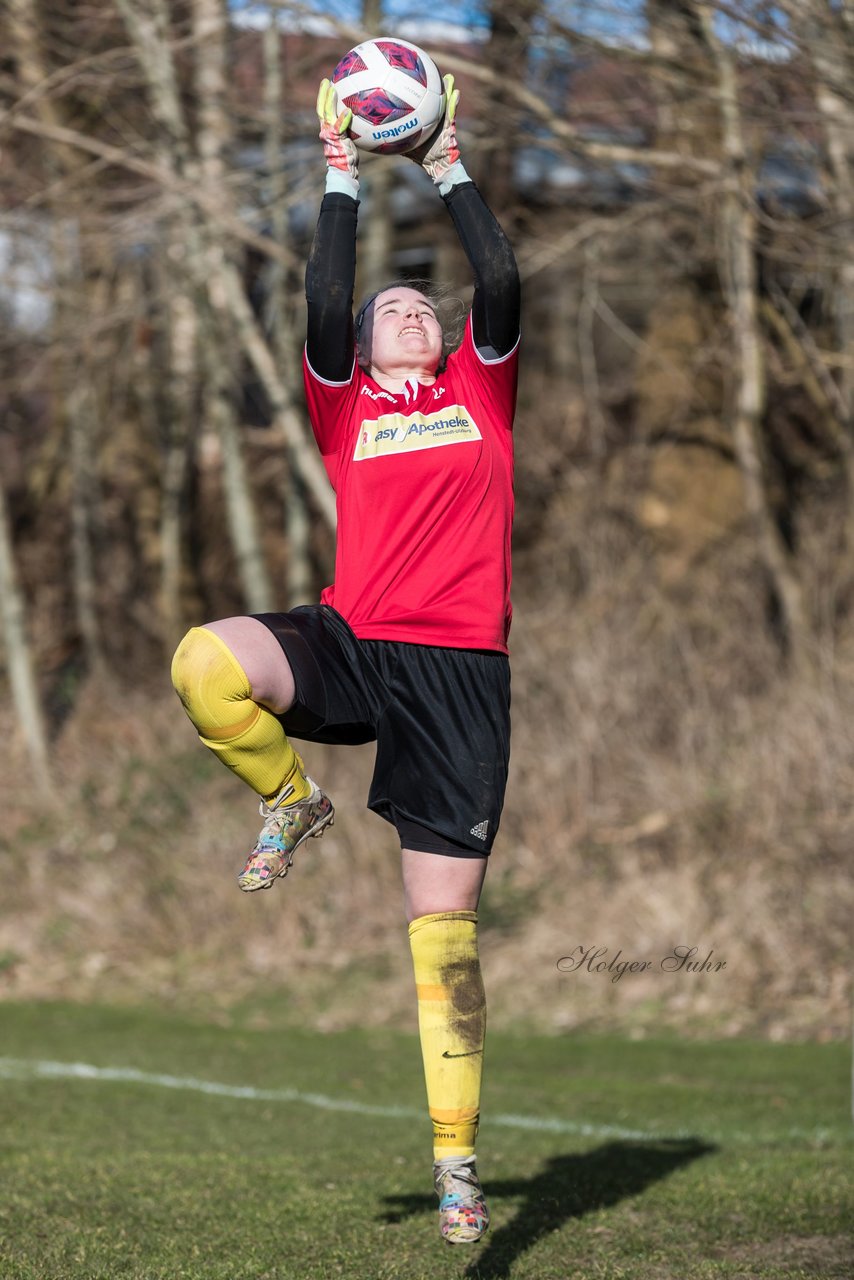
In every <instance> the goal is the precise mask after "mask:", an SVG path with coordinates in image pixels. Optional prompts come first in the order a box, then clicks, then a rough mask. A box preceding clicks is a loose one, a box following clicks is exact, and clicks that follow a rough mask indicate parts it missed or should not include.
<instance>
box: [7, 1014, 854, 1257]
mask: <svg viewBox="0 0 854 1280" xmlns="http://www.w3.org/2000/svg"><path fill="white" fill-rule="evenodd" d="M0 1030H2V1036H0V1053H2V1055H3V1057H4V1058H6V1059H16V1060H25V1061H28V1062H36V1061H44V1060H50V1061H56V1062H62V1063H72V1062H85V1063H90V1064H94V1065H95V1066H98V1067H101V1068H105V1067H114V1068H117V1067H122V1068H135V1069H137V1070H139V1071H142V1072H150V1073H169V1074H171V1075H174V1076H182V1077H184V1076H186V1077H195V1078H197V1079H203V1080H208V1081H216V1082H219V1083H221V1084H226V1085H236V1086H246V1085H250V1086H254V1087H260V1088H266V1089H270V1088H272V1089H287V1088H292V1089H296V1090H299V1091H301V1092H305V1093H311V1094H315V1095H317V1094H321V1095H326V1096H327V1097H329V1098H334V1099H342V1100H352V1101H354V1102H356V1103H360V1104H361V1103H373V1104H377V1105H380V1106H399V1107H403V1108H406V1109H407V1112H409V1111H412V1112H413V1113H414V1114H413V1115H409V1114H406V1115H404V1116H402V1117H396V1118H393V1117H388V1116H371V1115H363V1114H359V1113H358V1112H346V1111H336V1110H326V1109H321V1108H318V1107H316V1106H310V1105H307V1104H306V1103H304V1102H299V1101H296V1102H282V1101H246V1100H242V1099H236V1098H231V1097H220V1096H211V1095H207V1094H204V1093H200V1092H197V1091H191V1090H185V1089H169V1088H164V1087H159V1086H156V1085H154V1084H147V1083H128V1082H118V1081H112V1082H107V1081H104V1080H77V1079H75V1080H70V1079H45V1078H35V1079H33V1078H25V1077H26V1076H29V1075H30V1072H29V1069H28V1068H24V1067H20V1066H18V1067H17V1068H10V1067H9V1066H8V1064H7V1066H6V1067H5V1075H6V1077H7V1078H4V1079H2V1080H0V1277H2V1280H66V1278H67V1280H70V1278H71V1277H73V1278H74V1280H84V1278H85V1280H90V1278H91V1280H95V1278H96V1277H97V1278H99V1280H100V1278H101V1277H103V1278H104V1280H113V1277H116V1278H118V1277H134V1278H135V1280H161V1278H162V1280H177V1278H178V1277H188V1278H191V1280H249V1277H252V1280H292V1278H293V1280H321V1278H323V1280H326V1278H327V1277H338V1276H345V1277H358V1278H359V1280H361V1278H362V1277H364V1278H365V1280H422V1278H423V1280H427V1277H429V1278H430V1280H442V1278H443V1277H472V1278H473V1280H474V1278H477V1277H481V1278H483V1280H486V1278H487V1277H489V1278H490V1280H498V1278H499V1277H514V1278H515V1277H520V1278H521V1277H537V1280H553V1278H554V1280H576V1278H577V1280H581V1278H582V1277H583V1278H584V1280H617V1278H624V1277H625V1278H630V1280H694V1278H695V1277H697V1278H698V1280H699V1278H700V1277H702V1278H706V1277H709V1278H711V1277H715V1278H718V1277H721V1278H723V1277H729V1278H731V1280H745V1278H746V1277H754V1276H755V1277H763V1278H765V1277H768V1278H780V1280H782V1278H783V1277H786V1278H787V1280H789V1278H792V1277H806V1276H809V1277H819V1278H824V1277H827V1278H828V1280H830V1278H831V1277H840V1278H843V1277H844V1278H845V1280H851V1277H852V1276H854V1242H852V1236H851V1234H850V1226H851V1222H852V1216H854V1194H852V1154H854V1144H852V1136H851V1125H850V1119H849V1115H850V1108H849V1062H848V1057H849V1055H848V1051H847V1048H846V1046H844V1045H840V1044H825V1045H771V1044H762V1043H745V1042H732V1041H730V1042H720V1043H713V1044H698V1043H696V1042H686V1043H682V1042H678V1041H638V1042H633V1041H626V1040H621V1039H618V1038H616V1037H610V1038H606V1037H589V1036H585V1037H581V1036H575V1035H567V1036H564V1037H560V1038H546V1037H542V1038H535V1037H530V1036H526V1037H524V1038H522V1037H519V1038H514V1037H513V1036H509V1035H497V1034H495V1035H490V1037H489V1043H488V1056H487V1068H486V1072H487V1074H486V1081H485V1091H484V1107H483V1125H482V1130H481V1140H480V1144H479V1152H480V1164H481V1172H482V1176H483V1180H484V1183H485V1185H486V1189H487V1193H488V1198H489V1202H490V1206H491V1209H492V1214H493V1226H492V1229H491V1230H490V1232H489V1234H488V1236H487V1238H486V1240H485V1242H484V1243H483V1244H482V1245H479V1246H474V1247H469V1248H462V1247H461V1248H458V1249H451V1248H449V1247H448V1246H446V1245H444V1244H443V1243H442V1242H441V1241H440V1239H439V1237H438V1234H437V1231H436V1225H435V1221H434V1219H435V1205H434V1198H433V1194H432V1187H431V1183H430V1158H431V1157H430V1136H429V1124H428V1122H427V1120H426V1117H424V1118H422V1117H423V1116H424V1101H423V1081H422V1077H421V1065H420V1056H419V1049H418V1044H417V1040H416V1039H415V1038H414V1037H412V1036H411V1035H407V1034H403V1033H399V1032H395V1031H389V1030H370V1031H366V1032H363V1033H354V1032H341V1033H336V1034H331V1035H319V1034H316V1033H314V1032H309V1031H292V1030H286V1031H283V1030H248V1029H242V1028H234V1027H222V1026H216V1025H208V1024H205V1023H201V1022H198V1021H196V1022H193V1021H188V1020H187V1019H186V1018H179V1017H177V1016H170V1015H167V1014H159V1013H154V1012H151V1011H140V1010H138V1009H135V1010H116V1009H108V1008H103V1007H95V1006H72V1005H59V1004H50V1005H47V1004H43V1005H23V1004H5V1005H0ZM16 1071H17V1073H18V1075H17V1078H14V1075H15V1072H16ZM513 1114H516V1115H523V1116H526V1117H539V1118H541V1119H542V1120H543V1121H549V1120H550V1119H551V1120H554V1119H557V1120H560V1121H562V1122H564V1127H565V1129H566V1131H564V1132H560V1131H553V1130H549V1129H548V1128H547V1127H543V1128H541V1129H533V1128H527V1129H526V1128H520V1127H516V1126H514V1125H513V1124H512V1123H506V1122H505V1123H501V1122H499V1121H500V1118H501V1117H504V1118H505V1120H506V1119H507V1117H511V1116H512V1115H513ZM572 1125H577V1126H578V1131H576V1132H573V1131H570V1129H571V1126H572ZM584 1125H591V1126H596V1127H597V1128H596V1132H589V1133H587V1134H585V1133H584V1132H583V1126H584ZM621 1131H630V1132H635V1133H641V1134H643V1135H650V1136H640V1137H634V1138H629V1137H627V1136H625V1135H624V1133H623V1132H621Z"/></svg>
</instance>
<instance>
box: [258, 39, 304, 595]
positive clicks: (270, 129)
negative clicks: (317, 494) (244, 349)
mask: <svg viewBox="0 0 854 1280" xmlns="http://www.w3.org/2000/svg"><path fill="white" fill-rule="evenodd" d="M283 117H284V103H283V99H282V66H281V43H280V39H279V29H278V26H277V24H276V22H275V21H274V20H273V19H272V18H271V20H270V21H269V22H268V23H267V25H266V27H265V28H264V155H265V160H266V167H267V173H268V175H269V177H268V181H269V184H270V187H269V190H270V224H271V229H272V234H273V238H274V240H275V241H276V242H277V243H278V244H284V243H285V241H286V239H287V233H288V207H287V187H286V182H285V171H284V130H283V128H282V120H283ZM266 281H267V296H266V309H265V319H266V325H267V332H268V334H269V335H270V344H271V347H272V350H273V352H274V354H275V357H276V361H277V363H278V366H279V368H280V369H281V370H282V373H283V383H284V386H285V388H289V389H290V390H291V394H292V396H293V388H294V387H296V386H298V385H299V384H300V382H301V380H302V368H301V364H300V359H299V347H300V345H301V343H300V341H299V338H298V337H297V334H296V333H295V332H294V325H293V318H292V311H291V308H290V305H289V302H290V300H289V296H288V280H287V269H286V267H285V265H284V263H282V262H273V261H271V262H270V263H269V267H268V271H267V274H266ZM292 408H293V411H294V412H296V411H297V410H296V406H295V404H293V403H292ZM285 457H286V460H287V477H286V480H285V492H284V507H285V538H286V540H287V548H288V562H287V569H286V598H287V602H288V608H289V609H292V608H294V607H295V606H296V605H298V604H308V603H309V602H310V601H311V600H312V571H311V549H310V541H309V540H310V535H311V518H310V512H309V505H308V494H307V493H306V487H305V484H304V482H303V480H302V475H301V472H300V468H299V458H298V455H297V454H296V452H295V451H294V449H292V448H291V447H290V445H288V446H287V447H286V450H285Z"/></svg>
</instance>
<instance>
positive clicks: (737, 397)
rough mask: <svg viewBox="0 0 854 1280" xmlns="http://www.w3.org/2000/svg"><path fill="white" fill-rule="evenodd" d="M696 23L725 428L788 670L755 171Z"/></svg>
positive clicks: (710, 38)
mask: <svg viewBox="0 0 854 1280" xmlns="http://www.w3.org/2000/svg"><path fill="white" fill-rule="evenodd" d="M696 9H697V14H698V17H699V19H700V21H701V23H702V27H703V33H704V36H705V39H706V41H707V43H708V46H709V49H710V50H711V53H712V56H713V58H714V64H715V68H716V71H717V76H718V95H719V102H720V117H721V128H722V136H723V147H724V161H725V169H724V181H723V187H722V191H721V195H720V199H719V237H720V269H721V276H722V279H723V285H724V292H725V295H726V298H727V302H728V304H729V309H730V322H731V325H732V337H733V378H734V383H735V388H734V394H733V401H734V403H733V411H732V430H733V438H734V443H735V451H736V456H737V458H738V464H739V467H740V469H741V474H742V477H743V479H744V488H745V498H746V502H747V507H748V510H749V512H750V515H751V518H752V520H753V522H754V525H755V527H756V530H757V534H758V537H759V545H760V550H761V553H762V557H763V559H764V561H765V565H766V568H767V570H768V573H769V575H770V577H771V581H772V584H773V588H774V592H775V595H776V597H777V601H778V604H779V608H780V614H781V618H782V623H783V632H784V641H785V645H786V649H787V653H788V657H789V660H790V664H791V666H792V667H793V668H794V669H799V668H802V667H803V666H804V664H805V662H806V660H807V639H808V629H807V620H806V616H805V610H804V604H803V595H802V591H801V585H800V582H799V580H798V577H797V573H796V571H795V568H794V565H793V564H792V561H791V559H790V556H789V553H788V550H787V548H786V545H785V543H784V541H783V538H782V535H781V533H780V529H779V527H778V525H777V522H776V520H775V518H774V514H773V511H772V510H771V504H770V502H769V500H768V494H767V488H766V482H765V476H764V470H763V464H762V444H761V439H762V415H763V410H764V407H765V369H764V358H763V348H762V335H761V329H760V324H759V315H758V290H757V269H756V218H755V214H754V212H753V193H754V191H755V188H756V173H755V170H754V169H753V167H752V166H751V165H750V163H749V160H748V156H747V151H746V148H745V145H744V137H743V131H742V123H741V108H740V103H739V98H738V85H737V80H736V70H735V64H734V62H733V59H732V56H731V54H730V52H729V50H728V49H727V48H726V47H725V46H724V45H723V44H722V43H721V41H720V40H719V39H718V37H717V34H716V32H715V29H714V10H713V8H712V6H711V5H709V4H703V3H698V4H697V6H696Z"/></svg>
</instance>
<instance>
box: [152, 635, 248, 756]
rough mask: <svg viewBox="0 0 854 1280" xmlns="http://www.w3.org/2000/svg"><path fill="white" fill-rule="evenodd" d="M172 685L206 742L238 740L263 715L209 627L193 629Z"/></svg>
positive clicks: (180, 654)
mask: <svg viewBox="0 0 854 1280" xmlns="http://www.w3.org/2000/svg"><path fill="white" fill-rule="evenodd" d="M172 684H173V686H174V688H175V692H176V693H177V694H178V697H179V698H180V699H181V702H182V703H183V704H184V710H185V711H186V712H187V715H188V716H189V717H190V719H191V720H192V722H193V724H194V725H195V726H196V729H197V730H198V731H199V733H200V734H201V735H202V737H203V738H210V739H213V740H214V741H217V740H219V741H224V740H226V739H230V738H234V737H237V736H238V735H239V734H242V733H245V732H246V730H247V729H250V728H251V727H252V726H253V724H254V723H255V721H256V720H257V719H258V717H259V715H260V714H261V708H260V707H259V706H258V704H257V703H255V702H253V701H252V689H251V686H250V684H249V680H248V678H247V675H246V672H245V671H244V670H243V668H242V666H241V665H240V663H239V662H238V661H237V659H236V658H235V656H234V654H233V653H232V652H231V650H230V649H229V647H228V645H227V644H226V643H225V641H224V640H221V639H220V637H219V636H218V635H215V634H214V632H212V631H209V630H208V629H207V628H206V627H193V628H192V629H191V630H190V631H188V632H187V634H186V635H185V636H184V639H183V640H182V641H181V643H180V644H179V645H178V648H177V649H176V650H175V656H174V657H173V659H172Z"/></svg>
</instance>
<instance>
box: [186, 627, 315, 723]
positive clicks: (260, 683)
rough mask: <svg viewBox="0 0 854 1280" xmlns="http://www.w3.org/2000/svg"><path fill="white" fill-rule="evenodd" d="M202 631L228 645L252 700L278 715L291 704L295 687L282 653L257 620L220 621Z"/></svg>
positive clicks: (279, 646) (269, 633) (272, 636)
mask: <svg viewBox="0 0 854 1280" xmlns="http://www.w3.org/2000/svg"><path fill="white" fill-rule="evenodd" d="M205 628H206V630H208V631H212V632H213V633H214V635H217V636H219V638H220V640H222V641H223V642H224V643H225V644H227V645H228V647H229V649H230V650H231V652H232V653H233V654H234V656H235V658H236V659H237V661H238V662H239V663H240V665H241V667H242V668H243V670H244V671H245V672H246V677H247V679H248V680H249V687H250V688H251V690H252V698H253V700H254V701H255V702H260V704H261V706H263V707H269V709H270V710H271V711H274V712H275V713H276V715H281V714H282V713H283V712H284V711H287V710H288V708H289V707H291V706H292V705H293V702H294V698H295V697H296V687H295V685H294V676H293V672H292V671H291V666H290V663H289V662H288V660H287V658H286V657H285V653H284V650H283V649H282V646H281V645H280V644H279V642H278V640H277V639H276V637H275V636H274V635H273V633H272V631H270V630H269V629H268V628H267V627H265V626H264V623H263V622H259V621H258V619H257V618H220V619H219V621H218V622H207V623H205Z"/></svg>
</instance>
